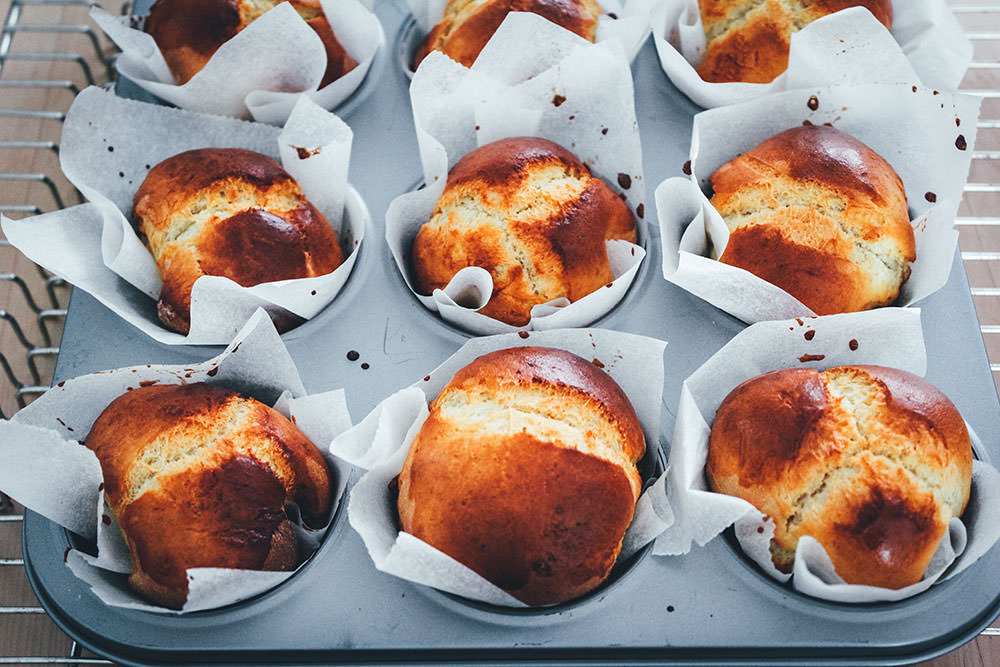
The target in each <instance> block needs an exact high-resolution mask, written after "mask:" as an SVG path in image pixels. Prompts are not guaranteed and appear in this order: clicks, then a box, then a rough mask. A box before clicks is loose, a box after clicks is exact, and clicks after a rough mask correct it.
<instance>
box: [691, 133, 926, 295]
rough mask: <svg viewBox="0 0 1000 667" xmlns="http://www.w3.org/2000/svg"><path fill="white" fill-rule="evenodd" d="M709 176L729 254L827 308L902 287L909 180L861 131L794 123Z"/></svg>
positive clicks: (908, 250)
mask: <svg viewBox="0 0 1000 667" xmlns="http://www.w3.org/2000/svg"><path fill="white" fill-rule="evenodd" d="M711 180H712V187H713V189H714V191H715V194H714V196H713V197H712V205H713V206H715V208H716V209H717V210H718V211H719V213H720V214H722V217H723V218H724V219H725V221H726V225H727V226H728V227H729V233H730V236H729V244H728V245H727V246H726V250H725V252H724V253H723V255H722V257H721V258H720V260H721V261H723V262H725V263H727V264H732V265H733V266H738V267H740V268H743V269H746V270H747V271H750V272H751V273H753V274H755V275H757V276H759V277H760V278H763V279H764V280H766V281H768V282H769V283H772V284H774V285H777V286H778V287H780V288H782V289H783V290H785V291H786V292H788V293H789V294H791V295H792V296H794V297H795V298H797V299H798V300H799V301H801V302H802V303H804V304H805V305H806V306H808V307H809V308H811V309H812V310H813V311H814V312H815V313H817V314H819V315H828V314H832V313H843V312H854V311H859V310H865V309H868V308H875V307H877V306H885V305H889V304H891V303H893V302H894V301H895V300H896V298H897V297H898V296H899V289H900V287H901V286H902V284H903V283H904V282H905V281H906V279H907V278H908V277H909V275H910V262H912V261H913V260H914V259H915V258H916V247H915V244H914V238H913V229H912V227H911V226H910V218H909V210H908V208H907V204H906V193H905V192H904V191H903V182H902V181H901V180H900V178H899V176H898V175H897V174H896V172H895V171H894V170H893V169H892V166H890V165H889V163H888V162H886V161H885V160H884V159H883V158H882V157H881V156H879V155H878V154H877V153H876V152H875V151H873V150H872V149H871V148H869V147H868V146H866V145H865V144H863V143H862V142H860V141H858V140H857V139H855V138H854V137H852V136H850V135H849V134H846V133H844V132H841V131H839V130H836V129H834V128H832V127H826V126H813V125H809V126H801V127H795V128H792V129H790V130H786V131H785V132H782V133H780V134H777V135H775V136H774V137H771V138H770V139H768V140H767V141H765V142H763V143H762V144H760V145H759V146H757V147H756V148H754V149H753V150H751V151H749V152H748V153H745V154H743V155H740V156H738V157H736V158H734V159H732V160H730V161H729V162H727V163H726V164H724V165H722V166H721V167H719V169H718V170H716V172H715V173H714V174H712V177H711Z"/></svg>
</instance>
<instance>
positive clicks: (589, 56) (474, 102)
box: [386, 12, 645, 335]
mask: <svg viewBox="0 0 1000 667" xmlns="http://www.w3.org/2000/svg"><path fill="white" fill-rule="evenodd" d="M410 99H411V102H412V105H413V117H414V121H415V123H416V129H417V140H418V144H419V148H420V159H421V164H422V166H423V179H424V183H425V187H423V188H422V189H419V190H416V191H414V192H409V193H406V194H404V195H401V196H399V197H397V198H396V199H394V200H393V201H392V203H391V204H390V205H389V209H388V212H387V213H386V240H387V242H388V243H389V247H390V249H391V250H392V255H393V257H394V258H395V260H396V265H397V267H398V268H399V271H400V273H402V275H403V278H404V280H405V281H406V284H407V286H409V287H410V290H411V291H412V292H413V293H414V295H415V296H416V297H417V298H418V299H419V300H420V302H421V303H423V304H424V306H426V307H427V308H428V309H430V310H433V311H436V312H438V313H440V314H441V316H442V317H443V318H444V319H445V320H447V321H449V322H451V323H453V324H456V325H458V326H460V327H462V328H464V329H466V330H468V331H471V332H472V333H475V334H480V335H482V334H496V333H504V332H508V331H514V330H516V329H518V328H522V329H524V328H527V329H539V330H540V329H552V328H562V327H573V326H586V325H588V324H590V323H591V322H593V321H594V320H596V319H597V318H598V317H601V316H602V315H604V314H605V313H607V312H608V311H609V310H611V308H613V307H614V306H615V305H616V304H617V303H618V302H619V301H620V300H621V299H622V297H624V295H625V292H626V291H627V289H628V287H629V285H630V284H631V282H632V280H633V279H634V278H635V274H636V272H637V271H638V268H639V265H640V263H641V262H642V259H643V257H644V256H645V251H644V250H643V248H642V247H641V246H638V245H635V244H631V243H627V242H624V241H615V242H611V243H609V245H608V255H609V259H610V261H611V269H612V274H613V275H614V281H613V282H612V283H611V284H610V286H605V287H601V288H600V289H598V290H597V291H595V292H593V293H591V294H589V295H587V296H586V297H583V298H582V299H579V300H577V301H575V302H573V303H569V302H568V301H567V300H566V299H559V300H556V301H553V302H549V303H547V304H540V305H537V306H535V307H534V308H533V309H532V317H531V321H530V323H529V324H528V325H526V326H525V327H514V326H511V325H509V324H506V323H504V322H501V321H499V320H495V319H493V318H490V317H487V316H485V315H482V314H480V313H478V312H476V311H477V310H479V309H480V308H482V307H483V306H484V305H485V304H486V302H487V301H488V299H489V297H490V295H491V294H492V292H493V283H492V279H491V277H490V275H489V273H488V272H487V271H485V270H484V269H479V268H476V267H469V268H466V269H463V270H461V271H459V272H458V273H457V274H456V275H455V277H454V278H453V279H452V280H451V282H450V283H449V284H448V285H447V286H446V287H445V289H443V290H436V291H435V292H434V294H432V295H422V294H419V293H418V292H417V291H416V289H415V288H414V283H413V279H412V276H411V269H410V265H411V262H410V248H411V247H412V244H413V239H414V238H415V237H416V235H417V232H418V231H419V229H420V226H421V225H423V224H424V223H425V222H427V221H428V220H429V219H430V216H431V212H432V211H433V209H434V204H435V202H436V201H437V200H438V198H439V197H440V196H441V193H442V192H443V191H444V187H445V183H446V181H447V178H448V170H449V169H450V168H451V167H452V166H454V164H455V163H456V162H457V161H458V160H459V159H460V158H461V157H462V156H463V155H465V154H466V153H468V152H470V151H472V150H473V149H475V148H477V147H479V146H482V145H484V144H487V143H490V142H492V141H496V140H499V139H503V138H507V137H518V136H536V137H542V138H545V139H549V140H551V141H554V142H556V143H557V144H560V145H561V146H563V147H564V148H566V149H567V150H569V151H570V152H572V153H574V154H575V155H576V156H577V157H578V158H580V160H582V161H583V162H584V163H585V164H586V165H587V166H588V167H589V168H590V170H591V172H592V173H593V174H594V175H595V176H597V177H600V178H602V179H603V180H604V181H605V182H606V183H607V184H608V185H609V186H610V187H611V188H612V189H613V190H615V191H616V192H618V193H620V194H622V195H623V196H624V197H625V201H626V203H627V204H628V205H629V206H630V208H631V209H632V210H633V211H638V215H637V223H638V224H637V229H638V238H639V241H640V243H641V242H643V240H644V238H645V223H644V221H643V220H642V216H643V215H644V210H645V205H644V203H643V202H644V201H645V182H644V180H643V169H642V150H641V146H640V142H639V128H638V123H637V121H636V115H635V102H634V91H633V87H632V77H631V71H630V69H629V64H628V61H627V60H626V58H625V56H624V54H623V52H622V50H621V48H620V47H619V46H618V44H617V43H615V42H604V43H601V44H596V45H595V44H591V43H590V42H588V41H586V40H584V39H582V38H580V37H577V36H576V35H574V34H572V33H570V32H569V31H567V30H563V29H562V28H559V27H557V26H556V25H555V24H553V23H551V22H549V21H546V20H545V19H543V18H541V17H539V16H537V15H535V14H530V13H521V12H514V13H512V14H510V15H508V17H507V18H506V19H505V20H504V22H503V24H502V25H501V26H500V28H499V29H498V30H497V32H496V34H495V35H494V37H493V39H492V40H490V42H489V43H488V44H487V46H486V48H485V49H484V50H483V52H482V53H481V54H480V57H479V59H478V60H477V61H476V63H475V64H474V65H473V67H472V68H471V69H469V68H466V67H463V66H462V65H459V64H458V63H456V62H454V61H453V60H451V59H450V58H448V57H447V56H445V55H443V54H441V53H437V52H435V53H431V54H430V55H429V56H428V57H427V58H426V59H425V60H424V62H423V63H422V64H421V65H420V68H419V70H418V71H417V73H416V74H415V75H414V77H413V83H412V85H411V86H410ZM619 174H623V175H628V176H629V181H630V182H631V185H630V187H629V188H628V189H622V188H621V187H620V186H619V185H618V180H619V178H618V176H619ZM418 178H419V176H418V175H417V174H414V181H416V180H417V179H418ZM623 180H624V179H623Z"/></svg>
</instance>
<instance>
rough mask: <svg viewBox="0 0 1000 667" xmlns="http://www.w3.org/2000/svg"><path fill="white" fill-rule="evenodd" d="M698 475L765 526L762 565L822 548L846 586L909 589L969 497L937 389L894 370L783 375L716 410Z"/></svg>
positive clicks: (785, 563)
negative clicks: (768, 527) (802, 547)
mask: <svg viewBox="0 0 1000 667" xmlns="http://www.w3.org/2000/svg"><path fill="white" fill-rule="evenodd" d="M706 473H707V477H708V481H709V485H710V487H711V488H712V489H713V490H714V491H717V492H719V493H726V494H729V495H733V496H738V497H741V498H744V499H745V500H747V501H749V502H750V503H752V504H753V505H754V506H755V507H757V509H759V510H760V511H761V512H763V513H765V514H767V515H768V516H770V517H771V518H772V519H773V520H774V523H775V526H776V529H775V535H774V539H773V541H772V547H771V551H772V556H773V559H774V562H775V565H777V566H778V567H780V568H782V569H784V570H785V571H790V570H791V566H792V562H793V560H794V555H795V547H796V545H797V544H798V540H799V538H800V537H802V536H805V535H809V536H811V537H813V538H814V539H816V540H817V541H818V542H819V543H820V544H822V545H823V546H824V547H825V548H826V550H827V553H828V554H829V555H830V558H831V560H832V561H833V564H834V567H835V568H836V569H837V573H838V574H840V576H841V577H843V578H844V580H845V581H847V582H848V583H852V584H865V585H872V586H882V587H886V588H902V587H904V586H908V585H910V584H913V583H916V582H917V581H919V580H920V579H921V578H922V577H923V574H924V571H925V570H926V569H927V564H928V562H929V561H930V558H931V556H932V555H933V553H934V550H935V549H936V548H937V545H938V543H939V542H940V540H941V537H942V536H943V535H944V532H945V530H946V528H947V524H948V521H949V519H951V518H952V517H956V516H959V515H961V513H962V512H963V510H964V509H965V505H966V503H967V502H968V499H969V489H970V485H971V477H972V446H971V444H970V441H969V434H968V431H967V429H966V426H965V422H964V421H963V420H962V417H961V415H960V414H959V413H958V410H957V409H956V408H955V406H954V405H953V404H952V403H951V401H949V400H948V398H947V397H946V396H945V395H944V394H942V393H941V392H940V391H939V390H938V389H937V388H935V387H934V386H933V385H931V384H930V383H929V382H927V381H926V380H924V379H922V378H920V377H918V376H916V375H913V374H911V373H907V372H905V371H901V370H898V369H892V368H885V367H881V366H838V367H835V368H831V369H829V370H826V371H823V372H821V373H820V372H817V371H815V370H811V369H787V370H781V371H775V372H772V373H766V374H764V375H761V376H758V377H756V378H753V379H750V380H747V381H746V382H744V383H743V384H741V385H740V386H738V387H737V388H736V389H734V390H733V391H732V392H731V393H730V394H729V395H728V396H727V397H726V398H725V400H724V401H723V402H722V405H721V406H720V407H719V409H718V411H717V412H716V415H715V422H714V424H713V426H712V433H711V437H710V440H709V454H708V462H707V466H706Z"/></svg>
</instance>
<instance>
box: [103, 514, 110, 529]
mask: <svg viewBox="0 0 1000 667" xmlns="http://www.w3.org/2000/svg"><path fill="white" fill-rule="evenodd" d="M101 523H103V524H104V525H105V526H110V525H111V517H109V516H108V515H107V514H102V515H101Z"/></svg>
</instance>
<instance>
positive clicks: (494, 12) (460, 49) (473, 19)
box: [412, 0, 604, 69]
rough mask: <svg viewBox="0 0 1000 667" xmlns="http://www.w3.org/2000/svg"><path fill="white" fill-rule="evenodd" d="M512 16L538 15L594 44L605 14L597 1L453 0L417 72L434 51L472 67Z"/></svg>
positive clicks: (423, 48)
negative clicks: (499, 29)
mask: <svg viewBox="0 0 1000 667" xmlns="http://www.w3.org/2000/svg"><path fill="white" fill-rule="evenodd" d="M510 12H531V13H532V14H538V15H539V16H541V17H543V18H546V19H548V20H549V21H552V22H553V23H555V24H556V25H559V26H561V27H563V28H565V29H567V30H569V31H570V32H573V33H576V34H577V35H579V36H580V37H583V38H584V39H587V40H590V41H591V42H592V41H594V37H595V35H596V33H597V17H598V16H600V15H601V14H603V13H604V11H603V10H602V9H601V6H600V5H599V4H597V2H596V0H450V1H449V2H448V4H447V5H446V6H445V9H444V15H443V16H442V18H441V21H439V22H438V23H437V25H435V26H434V27H433V28H431V31H430V32H429V33H428V34H427V36H426V37H425V38H424V41H423V42H421V44H420V46H419V47H418V48H417V52H416V54H415V55H414V57H413V63H412V67H413V69H416V68H417V66H418V65H420V62H421V61H422V60H423V59H424V58H426V57H427V55H428V54H429V53H430V52H431V51H442V52H443V53H445V54H446V55H447V56H448V57H449V58H451V59H452V60H455V61H457V62H459V63H461V64H463V65H465V66H466V67H471V66H472V63H473V62H475V60H476V58H477V57H478V56H479V52H480V51H482V50H483V47H484V46H486V42H488V41H489V40H490V37H492V36H493V33H494V32H496V30H497V28H499V27H500V24H501V23H503V20H504V19H505V18H506V17H507V14H509V13H510Z"/></svg>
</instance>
